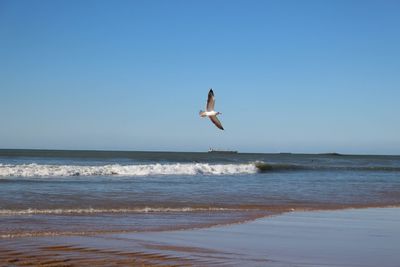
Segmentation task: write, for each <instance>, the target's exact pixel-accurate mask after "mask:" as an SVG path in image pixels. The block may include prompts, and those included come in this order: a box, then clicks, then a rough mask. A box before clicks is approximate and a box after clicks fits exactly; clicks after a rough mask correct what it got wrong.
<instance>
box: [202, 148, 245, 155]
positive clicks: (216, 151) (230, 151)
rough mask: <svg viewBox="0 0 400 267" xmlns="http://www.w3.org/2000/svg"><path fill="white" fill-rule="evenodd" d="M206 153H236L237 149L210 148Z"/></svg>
mask: <svg viewBox="0 0 400 267" xmlns="http://www.w3.org/2000/svg"><path fill="white" fill-rule="evenodd" d="M208 153H221V154H222V153H223V154H237V153H238V152H237V150H220V149H213V148H210V149H209V150H208Z"/></svg>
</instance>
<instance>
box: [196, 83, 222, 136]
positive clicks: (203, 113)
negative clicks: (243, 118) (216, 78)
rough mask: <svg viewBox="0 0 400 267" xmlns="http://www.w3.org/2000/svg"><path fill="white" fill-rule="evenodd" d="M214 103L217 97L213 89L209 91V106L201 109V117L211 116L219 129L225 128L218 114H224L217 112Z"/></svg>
mask: <svg viewBox="0 0 400 267" xmlns="http://www.w3.org/2000/svg"><path fill="white" fill-rule="evenodd" d="M214 105H215V99H214V92H213V90H212V89H210V91H209V92H208V98H207V106H206V111H202V110H200V113H199V114H200V117H202V118H204V117H209V118H210V120H211V121H212V122H213V123H214V124H215V126H217V127H218V128H219V129H221V130H223V129H224V127H222V124H221V122H220V121H219V119H218V118H217V115H219V114H222V113H221V112H217V111H215V110H214Z"/></svg>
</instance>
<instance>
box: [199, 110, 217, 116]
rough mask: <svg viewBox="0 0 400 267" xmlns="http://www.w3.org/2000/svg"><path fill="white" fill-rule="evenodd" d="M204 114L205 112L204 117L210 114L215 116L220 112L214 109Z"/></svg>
mask: <svg viewBox="0 0 400 267" xmlns="http://www.w3.org/2000/svg"><path fill="white" fill-rule="evenodd" d="M203 114H204V117H210V116H215V115H217V114H219V112H216V111H214V110H213V111H204V112H203Z"/></svg>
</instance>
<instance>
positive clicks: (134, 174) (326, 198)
mask: <svg viewBox="0 0 400 267" xmlns="http://www.w3.org/2000/svg"><path fill="white" fill-rule="evenodd" d="M399 204H400V157H399V156H356V155H339V154H319V155H307V154H247V153H246V154H242V153H238V154H233V153H232V154H230V153H178V152H126V151H120V152H118V151H56V150H0V238H12V237H19V236H40V235H60V234H90V233H100V232H124V231H153V230H170V229H187V228H196V227H206V226H211V225H217V224H227V223H236V222H242V221H246V220H251V219H254V218H258V217H260V216H266V215H270V214H275V213H279V212H286V211H291V210H298V209H338V208H358V207H381V206H397V205H399Z"/></svg>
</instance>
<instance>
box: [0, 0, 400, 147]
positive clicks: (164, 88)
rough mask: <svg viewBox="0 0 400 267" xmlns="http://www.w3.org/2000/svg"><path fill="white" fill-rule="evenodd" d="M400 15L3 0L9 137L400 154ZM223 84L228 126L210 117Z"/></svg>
mask: <svg viewBox="0 0 400 267" xmlns="http://www.w3.org/2000/svg"><path fill="white" fill-rule="evenodd" d="M399 14H400V2H399V1H361V0H360V1H344V0H343V1H340V0H338V1H319V0H316V1H244V0H243V1H227V0H226V1H223V0H221V1H203V0H202V1H183V0H182V1H161V0H160V1H144V0H143V1H97V0H96V1H70V0H68V1H18V0H17V1H5V0H0V148H49V149H51V148H56V149H118V150H119V149H122V150H178V151H192V150H194V151H205V150H207V149H208V147H217V148H231V149H238V150H240V151H247V152H250V151H257V152H289V151H291V152H333V151H336V152H342V153H373V154H400V16H399ZM209 87H212V88H214V92H215V94H216V100H217V101H216V110H218V111H220V112H222V113H223V115H222V116H221V121H222V123H223V125H224V127H225V129H226V131H224V132H223V131H220V130H218V129H217V128H216V127H214V125H212V124H211V122H210V121H208V120H206V119H200V118H199V117H198V111H199V110H200V109H202V108H204V105H205V101H206V97H207V92H208V88H209Z"/></svg>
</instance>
